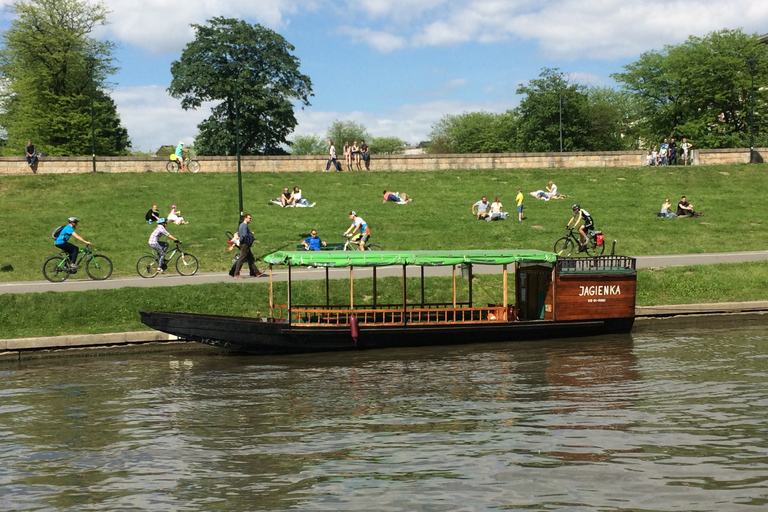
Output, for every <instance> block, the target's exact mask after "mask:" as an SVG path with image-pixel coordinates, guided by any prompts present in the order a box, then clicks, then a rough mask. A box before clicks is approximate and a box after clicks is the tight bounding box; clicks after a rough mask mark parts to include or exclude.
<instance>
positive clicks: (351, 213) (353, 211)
mask: <svg viewBox="0 0 768 512" xmlns="http://www.w3.org/2000/svg"><path fill="white" fill-rule="evenodd" d="M349 214H350V215H354V216H355V217H357V213H355V210H352V211H351V212H349Z"/></svg>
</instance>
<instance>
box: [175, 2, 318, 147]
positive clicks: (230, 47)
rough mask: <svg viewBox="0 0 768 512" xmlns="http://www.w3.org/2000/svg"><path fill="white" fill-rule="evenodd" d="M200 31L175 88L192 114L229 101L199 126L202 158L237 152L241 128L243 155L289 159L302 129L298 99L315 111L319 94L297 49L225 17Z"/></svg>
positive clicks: (180, 68)
mask: <svg viewBox="0 0 768 512" xmlns="http://www.w3.org/2000/svg"><path fill="white" fill-rule="evenodd" d="M192 26H193V27H194V28H195V29H196V31H197V33H196V37H195V40H194V41H192V42H191V43H189V44H187V46H186V47H185V48H184V51H183V52H182V54H181V59H180V60H178V61H175V62H173V63H172V64H171V73H172V74H173V80H172V81H171V86H170V87H169V88H168V91H169V92H170V93H171V96H173V97H174V98H180V99H181V106H182V108H183V109H185V110H188V109H195V108H198V107H200V106H201V105H202V104H203V102H209V101H221V103H219V104H217V105H215V106H214V107H213V108H212V109H211V110H212V114H211V116H210V117H208V118H207V119H206V120H204V121H203V122H202V123H200V124H199V125H198V128H199V130H200V133H199V135H198V138H197V139H196V142H195V144H196V146H197V150H198V152H199V154H201V155H234V154H236V153H237V135H238V131H237V129H236V126H237V125H239V139H240V153H241V154H243V155H252V154H268V155H274V154H284V153H285V150H284V149H282V147H281V146H282V145H283V144H286V143H287V137H288V135H289V134H290V133H291V132H292V131H293V129H294V128H295V127H296V124H297V121H296V118H295V116H294V111H293V108H294V102H296V103H298V104H301V105H305V106H308V105H309V98H310V96H312V82H311V81H310V79H309V77H308V76H306V75H303V74H301V73H300V72H299V59H298V58H297V57H295V56H294V55H292V53H291V52H293V51H294V50H295V48H294V47H293V46H292V45H291V44H289V43H288V42H287V41H286V40H285V39H284V38H283V37H282V36H281V35H279V34H277V33H276V32H274V31H272V30H270V29H268V28H265V27H262V26H261V25H258V24H256V25H250V24H248V23H246V22H244V21H242V20H236V19H231V18H223V17H217V18H213V19H211V20H208V24H207V25H192ZM238 117H239V120H238V119H237V118H238Z"/></svg>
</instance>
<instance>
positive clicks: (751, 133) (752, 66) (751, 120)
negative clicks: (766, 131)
mask: <svg viewBox="0 0 768 512" xmlns="http://www.w3.org/2000/svg"><path fill="white" fill-rule="evenodd" d="M747 63H748V64H749V78H750V80H751V82H752V85H751V91H750V93H749V97H750V102H751V103H752V106H751V109H750V112H749V163H752V162H754V153H755V135H754V123H755V64H757V59H756V58H754V57H752V58H751V59H747Z"/></svg>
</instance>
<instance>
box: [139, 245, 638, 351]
mask: <svg viewBox="0 0 768 512" xmlns="http://www.w3.org/2000/svg"><path fill="white" fill-rule="evenodd" d="M265 261H266V262H267V263H269V264H270V266H269V305H270V311H269V317H266V318H244V317H229V316H216V315H199V314H193V313H171V312H156V311H142V312H141V321H142V322H144V323H145V324H146V325H148V326H150V327H152V328H154V329H157V330H160V331H163V332H167V333H170V334H175V335H177V336H179V337H181V338H184V339H189V340H194V341H197V342H200V343H205V344H208V345H213V346H216V347H222V348H226V349H229V350H232V351H237V352H247V353H258V354H270V353H300V352H319V351H335V350H354V349H362V348H385V347H408V346H424V345H445V344H459V343H473V342H489V341H516V340H532V339H548V338H562V337H574V336H591V335H597V334H605V333H617V332H629V330H630V329H631V328H632V324H633V322H634V318H635V285H636V278H637V273H636V268H635V259H634V258H632V257H628V256H598V257H587V258H561V257H558V256H557V255H556V254H555V253H551V252H544V251H536V250H488V251H484V250H470V251H411V252H395V251H365V252H359V251H300V252H286V251H278V252H275V253H273V254H271V255H269V256H267V257H266V258H265ZM274 265H285V266H286V267H287V269H288V286H287V294H286V301H285V303H282V304H276V303H275V300H274V287H273V282H274V281H273V266H274ZM475 265H493V266H496V267H500V269H501V274H502V289H503V299H502V301H501V303H498V304H484V305H478V304H475V301H474V300H473V293H472V292H473V288H474V287H473V284H472V283H473V268H474V266H475ZM302 266H314V267H324V268H325V269H326V303H325V304H311V305H300V304H294V303H293V302H292V295H291V288H292V286H293V285H294V283H293V281H292V269H295V268H296V267H302ZM392 266H395V267H401V268H402V301H401V302H400V303H399V304H379V303H377V296H378V295H377V269H381V268H382V267H392ZM412 266H416V267H419V268H420V269H421V297H422V299H421V302H418V301H413V300H411V301H408V300H406V275H407V272H406V270H407V268H408V267H412ZM431 266H450V267H452V276H453V301H452V302H450V303H441V304H429V303H425V302H424V286H425V279H424V268H425V267H431ZM338 267H347V268H349V274H350V277H349V289H350V293H349V297H350V298H349V304H345V305H342V306H339V305H332V304H330V300H329V292H328V290H329V285H328V283H329V280H328V269H330V268H338ZM360 268H371V269H372V277H373V295H372V303H366V304H355V303H354V286H355V285H354V283H355V279H354V271H355V269H360ZM457 268H459V269H460V270H461V274H460V276H461V275H463V276H464V277H466V282H467V283H468V284H467V287H468V297H469V300H468V301H465V302H457V300H456V297H457V286H459V284H461V285H462V286H463V285H464V282H465V280H464V279H462V278H461V277H459V280H460V281H461V283H457ZM484 268H486V269H487V268H488V267H484ZM510 272H511V273H512V277H513V279H514V297H509V296H508V291H507V289H508V279H509V273H510ZM369 273H370V272H369ZM398 294H399V291H398ZM463 295H465V296H466V295H467V294H463ZM510 298H511V299H512V300H510Z"/></svg>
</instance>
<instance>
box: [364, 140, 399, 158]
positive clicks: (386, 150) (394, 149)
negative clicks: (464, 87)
mask: <svg viewBox="0 0 768 512" xmlns="http://www.w3.org/2000/svg"><path fill="white" fill-rule="evenodd" d="M404 145H405V143H404V142H403V141H402V140H400V139H398V138H397V137H373V138H372V139H371V140H370V141H369V142H368V147H369V148H370V151H371V154H372V155H397V154H401V153H402V152H403V151H405V148H404Z"/></svg>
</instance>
